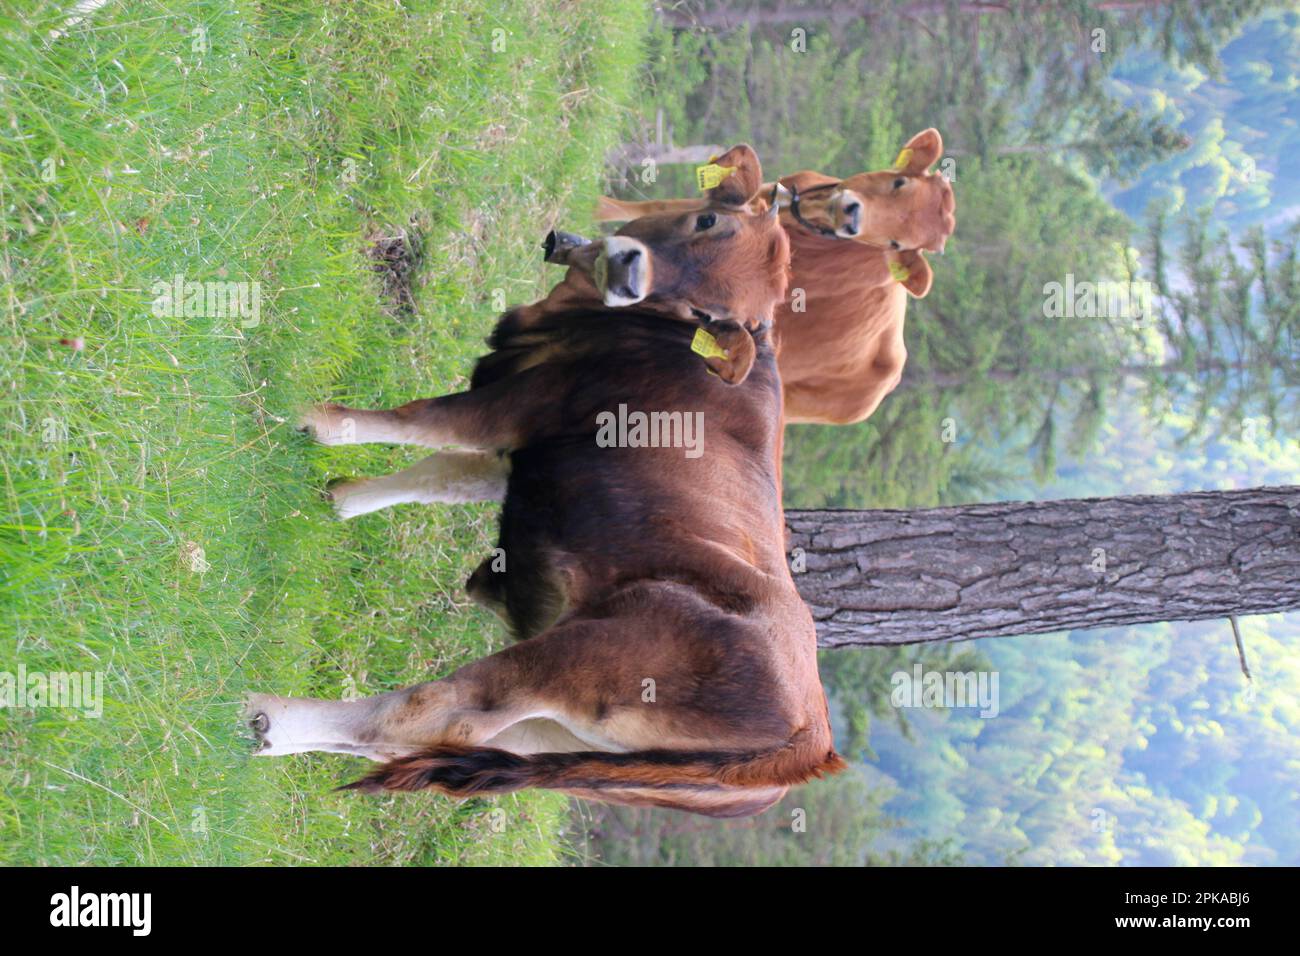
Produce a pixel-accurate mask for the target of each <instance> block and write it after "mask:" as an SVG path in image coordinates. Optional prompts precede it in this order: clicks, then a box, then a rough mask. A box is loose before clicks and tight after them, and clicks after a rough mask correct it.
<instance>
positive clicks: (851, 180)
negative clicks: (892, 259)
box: [798, 129, 956, 252]
mask: <svg viewBox="0 0 1300 956" xmlns="http://www.w3.org/2000/svg"><path fill="white" fill-rule="evenodd" d="M941 155H943V137H942V136H940V135H939V131H938V130H937V129H927V130H925V131H924V132H921V133H917V134H916V135H915V136H913V137H912V138H911V139H910V140H909V141H908V143H907V145H906V146H904V147H903V149H902V151H901V152H900V153H899V154H898V163H897V165H896V166H894V167H893V168H891V169H887V170H882V171H880V172H875V173H858V174H857V175H856V176H850V177H848V178H847V179H843V180H841V181H840V182H839V183H838V184H836V185H834V186H832V187H830V188H818V189H816V190H815V191H809V192H807V193H805V194H803V195H801V196H799V197H798V199H799V208H798V213H799V216H800V217H801V218H802V219H803V220H805V221H806V224H808V225H811V226H813V227H814V228H815V229H817V230H818V231H821V232H825V233H828V234H834V235H835V236H838V237H840V238H842V239H852V240H854V241H855V242H861V243H864V244H865V245H869V246H877V247H880V248H882V249H890V250H893V251H896V252H897V251H913V250H928V251H930V252H942V251H943V246H944V243H945V242H946V241H947V239H948V237H949V236H950V235H952V231H953V229H954V228H955V227H956V219H955V218H954V215H953V209H954V201H953V195H952V186H951V185H949V183H948V180H947V179H946V178H945V177H944V176H942V175H940V174H939V173H931V172H928V170H929V168H930V167H931V166H932V165H933V164H934V163H935V161H937V160H938V159H939V157H940V156H941Z"/></svg>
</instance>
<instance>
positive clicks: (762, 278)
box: [546, 145, 790, 328]
mask: <svg viewBox="0 0 1300 956" xmlns="http://www.w3.org/2000/svg"><path fill="white" fill-rule="evenodd" d="M713 164H714V165H716V166H718V167H721V170H722V171H723V172H725V177H726V178H724V179H722V180H721V181H720V182H718V183H717V184H716V185H714V186H713V187H712V188H711V189H709V190H708V191H707V192H706V194H705V200H704V202H703V203H702V204H701V205H700V207H699V208H697V209H693V210H691V211H690V212H686V213H660V214H655V215H648V216H642V217H641V218H639V219H634V220H633V221H631V222H629V223H627V224H626V225H625V226H623V228H621V229H619V230H618V232H616V233H614V235H612V236H608V237H606V238H605V239H602V240H596V241H594V242H585V241H584V240H581V239H578V238H577V237H573V236H568V235H566V234H563V233H559V234H556V233H553V234H552V235H551V236H549V237H547V244H546V249H547V260H548V261H550V262H559V263H563V264H565V265H569V266H572V267H574V268H576V269H577V270H579V271H580V272H582V273H584V274H585V275H586V276H587V278H588V279H590V281H591V283H592V284H593V285H594V286H595V289H596V290H597V292H598V294H599V296H600V298H601V300H602V301H603V302H604V304H605V305H607V306H613V307H619V306H628V305H638V306H639V307H640V308H642V309H648V310H652V311H658V312H663V313H665V314H668V315H672V316H674V317H677V318H682V319H701V318H703V317H705V316H707V317H709V318H710V319H713V320H718V321H734V322H739V323H740V324H741V325H743V326H745V327H746V328H755V327H757V326H758V325H760V324H762V323H764V322H766V321H768V320H770V319H771V317H772V313H773V310H774V309H775V307H776V305H777V304H778V303H779V302H780V301H781V300H782V299H784V298H785V290H786V284H787V281H788V266H789V261H790V246H789V241H788V239H787V238H786V234H785V230H783V229H782V228H781V225H780V222H779V221H778V219H777V215H776V213H777V207H776V206H774V205H773V206H769V205H768V203H767V202H766V201H765V199H764V198H763V197H760V196H759V193H760V191H761V187H762V183H763V171H762V168H761V167H760V166H759V162H758V156H757V155H756V154H755V153H754V150H753V149H751V148H750V147H749V146H745V145H740V146H733V147H732V148H731V149H729V150H727V151H726V152H725V153H723V154H722V155H721V156H719V157H717V158H716V159H715V160H714V161H713ZM727 170H730V172H726V171H727Z"/></svg>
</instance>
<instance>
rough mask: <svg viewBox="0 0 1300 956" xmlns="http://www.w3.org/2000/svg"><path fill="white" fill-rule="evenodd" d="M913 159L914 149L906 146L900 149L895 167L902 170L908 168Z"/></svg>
mask: <svg viewBox="0 0 1300 956" xmlns="http://www.w3.org/2000/svg"><path fill="white" fill-rule="evenodd" d="M911 161H912V151H911V150H910V149H908V148H906V147H904V148H903V149H900V150H899V151H898V159H896V160H894V166H893V168H894V169H897V170H898V171H899V172H902V171H903V170H904V169H906V168H907V164H908V163H910V162H911Z"/></svg>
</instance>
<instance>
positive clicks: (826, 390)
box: [597, 129, 956, 425]
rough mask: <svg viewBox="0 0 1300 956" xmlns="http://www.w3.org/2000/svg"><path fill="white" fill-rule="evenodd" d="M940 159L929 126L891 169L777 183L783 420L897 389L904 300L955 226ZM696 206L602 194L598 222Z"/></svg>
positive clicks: (921, 289) (826, 420)
mask: <svg viewBox="0 0 1300 956" xmlns="http://www.w3.org/2000/svg"><path fill="white" fill-rule="evenodd" d="M942 154H943V138H942V137H941V136H940V135H939V131H938V130H935V129H927V130H925V131H924V132H921V133H917V134H916V135H915V136H913V137H912V139H911V140H909V141H908V143H907V145H906V146H904V147H903V149H902V151H901V152H900V153H899V157H898V161H897V164H896V166H895V167H894V168H893V169H889V170H884V171H881V172H874V173H859V174H858V175H856V176H850V177H848V178H847V179H844V180H837V179H835V178H833V177H830V176H825V175H822V174H821V173H814V172H807V171H805V172H799V173H795V174H793V175H791V176H784V177H782V178H781V179H780V180H779V182H780V184H781V185H782V186H784V187H786V189H787V190H788V191H789V193H790V195H791V198H790V200H789V201H788V202H786V203H785V207H784V208H783V209H782V213H781V224H782V225H783V226H784V227H785V228H786V231H787V232H788V233H789V235H790V245H791V256H792V258H791V281H790V290H791V297H790V299H788V300H787V301H786V302H785V303H783V304H782V306H781V307H780V308H779V309H778V310H777V314H776V342H777V356H778V361H779V363H780V368H781V379H782V381H783V382H784V385H785V413H786V420H787V421H789V422H816V423H822V424H841V425H842V424H849V423H852V422H859V421H862V420H863V419H865V418H867V417H868V416H869V415H871V413H872V412H874V411H875V410H876V408H877V407H878V406H879V405H880V401H881V399H883V398H884V397H885V396H886V395H887V394H889V392H891V391H892V390H893V389H894V387H895V386H897V385H898V382H899V380H900V379H901V377H902V374H903V366H904V363H905V362H906V361H907V349H906V347H905V346H904V344H903V320H904V316H905V313H906V310H907V296H908V295H909V294H910V295H912V296H915V297H917V298H920V297H922V296H924V295H925V294H926V293H927V292H929V290H930V282H931V277H932V274H931V271H930V266H929V263H927V262H926V261H925V256H924V255H923V252H924V251H932V252H942V251H943V246H944V243H945V241H946V240H947V238H948V236H950V235H951V234H952V231H953V229H954V227H955V225H956V220H955V218H954V201H953V193H952V187H951V186H950V185H949V183H948V181H947V179H945V178H944V177H943V176H942V175H940V174H938V173H932V172H929V169H930V167H931V166H932V165H933V164H934V163H935V162H936V161H937V160H938V159H939V157H940V156H941V155H942ZM725 162H726V160H725V158H719V159H718V160H717V161H716V164H717V165H719V166H721V165H725ZM760 195H766V187H765V189H764V190H763V191H762V192H761V193H760ZM700 203H701V200H698V199H670V200H651V201H648V202H624V201H620V200H616V199H609V198H607V197H606V198H603V199H602V200H601V202H600V206H599V208H598V210H597V217H598V218H600V219H604V220H610V221H614V220H621V219H632V218H635V217H637V216H641V215H647V214H653V213H662V212H666V211H676V212H681V211H685V210H689V209H692V208H695V207H696V206H698V205H699V204H700Z"/></svg>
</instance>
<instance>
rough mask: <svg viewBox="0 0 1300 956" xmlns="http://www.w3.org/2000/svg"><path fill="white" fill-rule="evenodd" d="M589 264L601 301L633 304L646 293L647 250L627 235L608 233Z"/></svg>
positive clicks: (611, 304)
mask: <svg viewBox="0 0 1300 956" xmlns="http://www.w3.org/2000/svg"><path fill="white" fill-rule="evenodd" d="M603 245H604V248H603V249H601V251H600V253H599V254H598V255H597V256H596V261H595V263H594V264H593V265H592V272H591V279H592V281H593V282H594V283H595V284H596V288H597V289H599V290H600V294H601V296H602V297H603V298H604V300H605V304H606V305H608V306H612V307H617V306H624V305H635V304H636V303H638V302H640V301H642V300H643V299H644V298H645V297H646V296H648V295H649V294H650V250H649V249H647V248H646V247H645V245H644V244H643V243H641V242H640V241H639V240H636V239H633V238H631V237H630V236H610V237H608V238H607V239H606V240H605V241H604V244H603Z"/></svg>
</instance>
